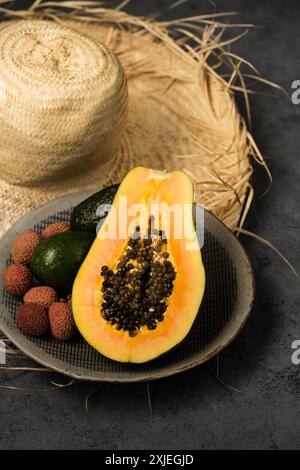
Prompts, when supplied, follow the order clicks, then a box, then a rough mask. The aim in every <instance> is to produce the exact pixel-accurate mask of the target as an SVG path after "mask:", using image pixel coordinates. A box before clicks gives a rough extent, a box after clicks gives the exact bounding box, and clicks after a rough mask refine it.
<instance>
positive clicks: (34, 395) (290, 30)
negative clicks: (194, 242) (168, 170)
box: [0, 0, 300, 449]
mask: <svg viewBox="0 0 300 470" xmlns="http://www.w3.org/2000/svg"><path fill="white" fill-rule="evenodd" d="M22 3H23V4H24V3H25V2H21V1H19V2H17V4H18V6H19V4H22ZM27 3H28V2H27ZM168 4H169V2H167V1H159V0H156V1H155V0H153V1H152V0H151V1H150V0H148V1H147V2H146V1H140V0H138V1H134V0H133V1H132V4H131V6H130V7H129V8H128V9H129V10H130V11H131V12H135V13H139V14H145V13H152V12H153V11H157V10H160V9H162V8H164V7H165V6H166V5H168ZM216 4H217V11H239V12H240V15H239V16H238V17H237V18H234V19H233V21H239V22H247V23H255V24H257V25H260V26H261V27H259V28H257V29H253V30H251V31H250V32H249V34H248V35H247V37H245V38H244V39H242V40H241V41H240V42H239V43H237V44H235V45H234V46H233V48H232V50H233V51H234V52H236V53H239V54H241V55H242V56H243V57H245V58H246V59H248V60H250V61H252V62H253V63H254V64H255V65H256V66H257V67H258V69H259V70H260V71H261V73H262V74H263V75H264V76H265V77H267V78H269V79H271V80H274V81H276V82H277V83H280V84H281V85H283V86H284V87H285V88H286V89H287V91H288V93H289V94H290V91H291V82H292V81H293V80H295V79H300V59H299V57H300V41H299V27H300V2H298V1H296V0H295V1H291V0H290V1H288V2H287V1H284V0H264V1H258V0H256V1H254V0H251V1H250V0H244V1H243V2H241V1H238V0H222V1H221V0H216ZM212 8H213V7H212V4H211V3H209V2H208V1H200V0H199V1H190V2H189V3H187V4H184V5H182V6H180V7H178V8H177V9H176V10H175V11H174V12H173V13H172V15H173V16H174V15H177V16H184V15H194V14H199V13H207V12H211V11H212ZM252 112H253V133H254V136H255V138H256V141H257V143H258V145H259V146H260V148H261V149H262V151H263V152H264V154H265V155H266V156H267V157H268V162H269V165H270V167H271V170H272V173H273V177H274V183H273V186H272V188H271V190H270V191H269V193H268V194H267V195H266V196H264V197H263V198H259V197H257V198H256V201H255V210H253V211H252V214H251V216H250V218H249V219H251V221H252V222H251V223H250V222H248V228H250V229H253V230H255V231H256V232H257V233H259V234H260V235H262V236H264V237H266V238H268V239H269V240H271V241H272V242H273V243H274V244H275V245H276V246H277V247H279V248H280V249H281V250H282V251H283V252H284V253H285V254H286V256H287V257H288V258H289V260H290V261H291V262H292V263H293V264H294V266H295V267H296V268H297V269H298V270H299V271H300V265H299V256H298V253H299V248H300V244H299V228H300V222H299V212H298V211H299V200H300V186H299V175H300V163H299V140H300V137H299V131H300V122H299V116H300V105H298V106H296V105H293V104H292V103H291V101H290V100H289V99H287V98H285V97H283V96H278V97H277V98H272V97H266V96H256V97H254V98H253V99H252ZM254 183H255V188H256V192H257V195H258V196H259V195H260V194H262V193H263V192H264V189H265V188H266V186H267V179H266V178H265V177H264V176H262V175H261V172H260V171H259V170H257V172H256V174H255V177H254ZM249 219H248V220H249ZM242 241H243V243H244V245H246V246H247V248H248V251H249V254H250V256H251V258H252V261H253V265H254V268H255V271H256V282H257V295H256V301H255V306H254V309H253V312H252V315H251V317H250V319H249V321H248V323H247V325H246V327H245V328H244V330H243V331H242V333H241V334H240V335H239V337H238V338H237V339H236V340H235V342H234V343H233V344H232V345H231V346H230V347H228V348H227V349H226V350H225V351H224V352H223V353H222V354H221V357H220V361H221V377H222V380H223V381H224V382H226V384H228V385H230V386H232V387H234V388H235V389H237V390H238V391H235V390H234V389H232V388H230V387H226V386H224V385H222V384H221V383H219V382H217V380H216V379H215V378H214V376H213V375H212V374H211V373H210V372H209V368H210V369H212V370H213V369H214V367H215V361H212V362H211V363H210V364H209V365H208V366H203V367H201V368H196V369H194V370H192V371H190V372H187V373H185V374H182V375H179V376H177V377H173V378H169V379H166V380H162V381H160V382H156V383H153V384H151V391H152V396H153V406H154V414H153V417H151V416H150V414H149V410H148V407H147V395H146V386H145V385H144V384H138V385H130V386H120V385H106V384H104V385H102V386H100V387H99V388H98V389H97V390H96V391H95V392H94V394H93V395H92V396H91V399H90V412H89V414H86V413H85V410H84V398H85V396H86V395H87V394H88V393H89V391H91V390H92V386H91V384H86V383H79V384H77V385H73V386H72V387H70V388H68V389H64V390H54V391H49V390H48V391H47V390H44V389H45V388H48V387H49V380H50V377H49V374H47V373H45V374H34V373H32V374H31V373H26V374H22V373H14V374H8V373H5V372H3V371H1V372H0V384H2V385H8V386H17V387H20V388H21V390H20V391H14V390H9V389H0V448H4V449H5V448H9V449H16V448H22V449H24V448H25V449H30V448H43V449H49V448H52V449H54V448H62V449H77V448H81V449H153V448H161V449H167V448H168V449H215V448H222V449H232V448H234V449H240V448H300V401H299V384H300V366H298V367H297V366H294V365H292V363H291V353H292V350H291V342H292V341H293V340H294V339H298V338H299V339H300V318H299V315H300V301H299V283H298V281H297V280H296V278H295V277H294V276H293V275H292V274H291V272H290V270H289V269H288V267H287V266H286V265H285V264H284V263H283V262H282V261H281V260H280V259H279V258H278V257H277V256H276V255H275V254H274V253H273V252H272V251H270V249H268V248H266V247H264V246H262V245H261V244H259V243H258V242H256V241H253V240H246V239H245V238H243V240H242ZM53 378H55V379H56V380H62V378H60V377H54V376H53Z"/></svg>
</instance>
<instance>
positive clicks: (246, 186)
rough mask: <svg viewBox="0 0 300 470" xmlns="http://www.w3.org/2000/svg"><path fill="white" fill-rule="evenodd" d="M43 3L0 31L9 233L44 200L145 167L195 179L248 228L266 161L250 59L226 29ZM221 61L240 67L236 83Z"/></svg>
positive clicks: (223, 211) (0, 188) (209, 198)
mask: <svg viewBox="0 0 300 470" xmlns="http://www.w3.org/2000/svg"><path fill="white" fill-rule="evenodd" d="M68 3H70V5H71V4H75V3H76V5H77V4H78V5H79V4H80V3H82V4H84V3H85V2H64V5H67V4H68ZM35 4H36V9H34V8H32V9H31V10H30V11H26V12H23V13H18V16H21V17H22V20H21V21H19V20H18V19H14V20H11V16H12V13H11V12H8V11H4V13H5V14H6V15H7V16H8V17H10V21H9V26H8V27H7V22H3V23H2V31H1V32H0V79H1V81H2V82H3V83H4V84H5V87H7V88H6V89H5V90H4V92H3V93H2V94H1V93H0V95H1V96H0V98H1V97H2V100H1V106H0V129H1V135H2V139H1V145H0V152H1V156H0V159H1V162H0V174H1V177H2V180H0V200H1V207H0V211H1V212H0V217H1V220H2V224H1V232H2V233H3V232H4V231H5V230H7V229H8V228H9V227H10V226H11V224H12V223H13V222H15V221H16V220H17V219H18V218H19V217H20V216H21V215H22V214H24V213H26V212H27V211H29V210H30V209H32V208H33V207H36V206H38V205H40V204H41V203H43V202H46V201H48V200H50V199H53V198H55V197H58V196H59V195H61V194H64V193H67V192H74V191H79V190H82V189H87V188H91V187H95V188H100V187H103V186H106V185H109V184H112V183H115V182H119V181H120V180H121V179H122V178H123V177H124V176H125V174H126V173H127V172H128V170H129V169H131V168H132V167H134V166H136V165H144V166H148V167H152V168H156V169H167V170H172V169H175V168H176V169H185V170H186V171H188V172H189V173H190V174H191V175H192V177H193V178H194V181H195V187H196V198H197V202H198V203H203V204H205V207H206V209H208V210H210V211H212V212H213V213H214V214H215V215H216V216H218V217H219V218H220V219H221V220H222V221H223V222H224V223H225V224H226V225H227V226H228V227H229V228H231V229H233V228H234V227H236V226H237V225H238V224H240V225H241V224H242V223H243V220H244V218H245V216H246V213H247V210H248V209H249V206H250V204H251V198H252V188H251V185H250V182H249V180H250V176H251V173H252V165H251V162H250V158H249V157H250V155H251V154H252V155H253V156H255V157H257V159H258V160H259V161H260V162H261V163H262V164H264V163H263V160H262V157H261V155H260V154H259V152H258V149H257V148H256V146H255V144H254V142H253V139H252V137H251V135H250V134H249V133H248V131H247V129H246V126H245V123H244V122H243V120H242V118H241V117H240V115H239V113H238V111H237V108H236V105H235V102H234V97H233V92H232V90H235V89H238V87H237V86H235V85H236V81H237V78H238V77H240V71H239V66H240V65H241V63H242V60H241V59H239V58H238V59H239V60H238V59H236V58H235V57H234V55H230V54H229V53H228V54H227V55H226V54H225V51H224V48H223V45H224V41H223V42H222V40H221V38H220V35H217V34H216V30H217V29H218V28H220V25H219V23H217V22H216V20H215V19H213V20H210V21H207V20H205V24H204V26H203V24H202V22H201V21H202V20H199V21H198V23H197V25H196V28H194V29H192V30H193V31H194V33H190V32H189V31H190V30H188V27H191V25H194V26H195V24H194V23H193V22H192V21H191V22H190V23H189V20H186V21H185V22H184V20H182V21H181V22H180V21H178V23H177V24H176V26H177V33H176V38H174V37H173V36H172V34H171V30H172V29H173V27H174V24H172V23H171V24H167V23H159V22H154V21H150V20H147V19H139V18H137V17H133V16H130V15H127V14H126V13H124V12H122V11H121V10H120V9H118V10H110V9H105V8H94V9H93V8H90V9H89V8H88V7H87V8H86V11H85V14H84V15H83V14H82V10H83V7H80V8H77V10H76V11H73V12H72V13H69V14H66V13H60V12H59V11H58V9H57V8H56V7H53V8H52V9H50V8H48V9H44V10H43V9H42V10H41V9H40V7H41V5H40V2H35ZM51 5H53V4H52V3H51ZM24 18H25V19H24ZM70 18H72V20H71V19H70ZM34 19H38V21H33V20H34ZM181 23H182V24H183V25H185V28H184V27H183V26H182V27H181V28H179V26H180V25H181ZM195 30H196V32H195ZM29 32H30V33H29ZM191 37H192V39H193V41H194V42H195V44H194V46H193V47H192V46H191V45H190V44H188V40H189V39H191ZM103 44H105V45H106V46H107V48H108V49H107V48H106V47H105V46H103ZM109 50H111V51H113V53H114V54H115V56H116V57H117V58H118V59H119V61H117V60H116V59H115V57H114V55H113V54H111V53H110V52H109ZM211 56H213V57H215V58H216V60H217V61H219V60H220V59H221V58H222V57H225V56H226V57H227V58H228V57H229V58H230V60H231V63H232V64H231V71H230V73H229V74H228V77H227V81H226V80H225V78H224V77H223V76H221V75H220V74H218V72H217V70H218V69H217V66H212V65H209V58H210V57H211ZM120 63H121V64H122V65H123V67H124V70H125V74H126V77H127V82H128V117H127V121H126V124H125V131H124V132H123V135H122V138H121V143H120V145H119V146H118V149H117V150H116V149H115V147H116V145H117V144H118V141H119V136H120V134H121V131H122V129H123V126H124V118H125V115H126V85H125V79H124V75H123V72H122V67H121V66H120ZM237 64H238V65H237ZM106 98H107V99H106ZM102 125H103V128H102Z"/></svg>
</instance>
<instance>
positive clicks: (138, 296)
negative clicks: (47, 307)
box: [72, 167, 205, 363]
mask: <svg viewBox="0 0 300 470" xmlns="http://www.w3.org/2000/svg"><path fill="white" fill-rule="evenodd" d="M193 195H194V193H193V185H192V182H191V180H190V178H189V177H188V176H187V175H186V174H185V173H184V172H182V171H173V172H170V173H168V172H165V171H156V170H151V169H147V168H143V167H137V168H134V169H133V170H131V171H130V172H129V173H128V175H127V176H126V177H125V179H124V180H123V182H122V183H121V185H120V187H119V189H118V191H117V194H116V196H115V199H114V202H113V205H112V207H111V210H110V211H109V214H108V216H107V217H106V219H105V221H104V223H103V225H102V227H101V229H100V231H99V232H98V234H97V237H96V239H95V241H94V243H93V245H92V247H91V249H90V251H89V253H88V255H87V257H86V258H85V260H84V262H83V264H82V266H81V268H80V269H79V271H78V274H77V277H76V279H75V282H74V285H73V292H72V308H73V313H74V319H75V322H76V325H77V327H78V329H79V331H80V332H81V334H82V336H83V337H84V338H85V340H86V341H87V342H88V343H89V344H90V345H91V346H92V347H94V348H95V349H96V350H97V351H99V352H100V353H101V354H103V355H104V356H106V357H108V358H110V359H113V360H115V361H120V362H133V363H143V362H147V361H150V360H151V359H154V358H156V357H158V356H160V355H161V354H163V353H165V352H167V351H169V350H170V349H172V348H173V347H174V346H176V345H177V344H179V343H180V342H181V341H182V340H183V339H184V338H185V337H186V335H187V334H188V332H189V331H190V329H191V327H192V324H193V322H194V320H195V318H196V316H197V313H198V310H199V307H200V304H201V300H202V297H203V293H204V286H205V273H204V267H203V264H202V258H201V253H200V249H199V244H198V240H197V234H196V230H195V227H194V222H193V211H192V203H193Z"/></svg>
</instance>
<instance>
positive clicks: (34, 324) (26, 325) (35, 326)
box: [16, 303, 49, 336]
mask: <svg viewBox="0 0 300 470" xmlns="http://www.w3.org/2000/svg"><path fill="white" fill-rule="evenodd" d="M16 321H17V325H18V327H19V328H21V330H22V331H24V332H25V333H27V334H29V335H32V336H42V335H44V334H45V333H47V331H48V328H49V320H48V315H47V312H46V310H44V309H42V308H41V307H40V306H39V305H37V304H33V303H28V304H22V305H21V306H20V307H19V308H18V310H17V313H16Z"/></svg>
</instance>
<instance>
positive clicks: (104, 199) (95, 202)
mask: <svg viewBox="0 0 300 470" xmlns="http://www.w3.org/2000/svg"><path fill="white" fill-rule="evenodd" d="M118 187H119V184H113V185H112V186H108V187H107V188H104V189H101V191H98V192H97V193H95V194H93V195H92V196H90V197H88V198H87V199H85V200H84V201H82V202H80V204H78V206H76V207H75V208H74V209H73V211H72V214H71V230H81V231H86V232H91V233H94V234H95V233H96V229H97V225H98V223H99V222H100V221H101V219H105V217H106V215H107V212H108V210H109V206H110V205H111V204H112V203H113V200H114V197H115V195H116V192H117V190H118Z"/></svg>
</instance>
